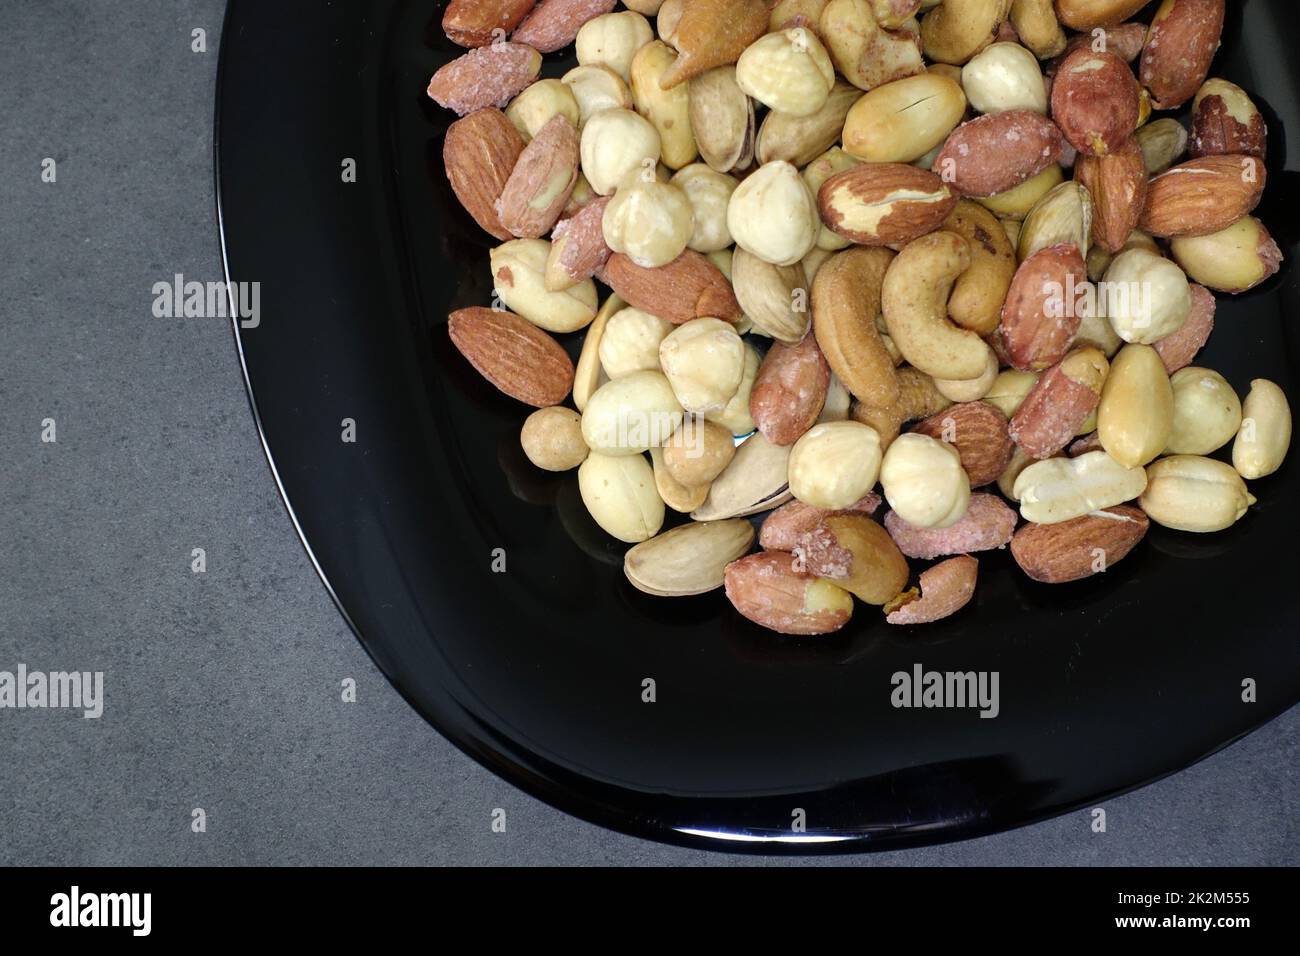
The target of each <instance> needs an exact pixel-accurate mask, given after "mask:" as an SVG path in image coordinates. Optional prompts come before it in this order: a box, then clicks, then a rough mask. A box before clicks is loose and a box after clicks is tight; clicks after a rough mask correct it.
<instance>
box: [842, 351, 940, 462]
mask: <svg viewBox="0 0 1300 956" xmlns="http://www.w3.org/2000/svg"><path fill="white" fill-rule="evenodd" d="M895 374H896V376H897V379H898V400H897V401H895V402H893V403H892V404H890V405H883V406H881V405H869V404H867V403H866V402H860V401H859V402H854V403H853V409H852V411H851V412H850V413H849V417H850V418H852V419H853V420H854V421H855V422H861V423H862V424H864V425H870V426H871V427H872V428H874V429H875V430H876V434H878V435H879V436H880V447H881V448H882V449H885V448H888V447H889V446H890V444H892V443H893V441H894V439H895V438H897V437H898V433H899V432H900V431H902V429H903V425H905V424H906V423H907V422H910V421H914V420H916V419H918V418H929V417H930V416H931V415H937V414H938V413H939V412H941V411H943V410H944V409H945V408H947V407H948V406H949V405H951V404H952V402H951V401H949V400H948V399H947V398H945V397H944V396H943V395H942V394H940V392H939V389H938V388H937V387H936V386H935V383H934V379H932V378H931V377H930V376H929V375H926V374H925V373H924V372H921V371H918V370H917V369H914V368H908V367H904V368H900V369H898V371H897V372H896V373H895Z"/></svg>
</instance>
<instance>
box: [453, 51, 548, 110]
mask: <svg viewBox="0 0 1300 956" xmlns="http://www.w3.org/2000/svg"><path fill="white" fill-rule="evenodd" d="M541 69H542V57H541V54H540V53H538V52H537V51H536V50H535V49H533V48H532V47H531V46H526V45H525V44H523V43H492V44H490V45H488V46H485V47H479V48H478V49H477V50H470V51H469V52H468V53H466V54H464V55H463V56H460V57H457V58H456V59H454V60H452V61H451V62H450V63H448V64H446V65H445V66H443V67H442V68H441V69H440V70H438V72H437V73H435V74H433V78H432V79H431V80H429V89H428V94H429V98H430V99H431V100H433V101H434V102H435V103H437V104H438V105H439V106H445V107H446V108H447V109H449V110H454V111H455V112H457V113H459V114H460V115H461V116H464V115H466V114H467V113H472V112H474V111H475V110H481V109H484V108H486V107H489V106H496V107H504V106H505V105H506V104H507V103H509V102H510V101H511V100H512V99H514V98H515V97H516V96H518V95H519V94H520V93H521V92H523V89H524V87H526V86H528V85H529V84H530V83H532V82H533V80H535V79H537V74H538V73H539V72H540V71H541Z"/></svg>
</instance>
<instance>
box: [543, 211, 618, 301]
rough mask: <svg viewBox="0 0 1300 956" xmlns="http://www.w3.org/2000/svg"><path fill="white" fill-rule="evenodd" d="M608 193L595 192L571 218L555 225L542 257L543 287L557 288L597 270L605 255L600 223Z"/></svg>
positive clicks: (605, 258)
mask: <svg viewBox="0 0 1300 956" xmlns="http://www.w3.org/2000/svg"><path fill="white" fill-rule="evenodd" d="M612 198H613V197H612V196H598V197H596V199H594V200H593V201H592V202H590V203H588V204H587V205H585V206H583V207H582V208H581V209H579V210H578V211H577V212H576V213H574V215H573V216H572V218H569V219H565V220H563V221H561V222H559V223H557V224H556V226H555V232H554V233H552V235H551V253H550V256H549V257H548V258H547V260H546V289H547V291H549V292H561V291H563V290H564V289H568V288H571V287H572V286H575V285H577V284H578V283H579V282H585V281H586V280H588V279H590V278H591V277H592V276H594V275H595V274H596V273H597V272H599V271H600V270H601V269H602V268H603V267H604V265H605V263H606V261H608V259H609V246H608V245H606V244H605V230H604V229H603V228H602V226H601V223H602V221H603V220H604V218H605V207H606V206H608V205H609V201H610V200H611V199H612Z"/></svg>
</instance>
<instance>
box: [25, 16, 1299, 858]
mask: <svg viewBox="0 0 1300 956" xmlns="http://www.w3.org/2000/svg"><path fill="white" fill-rule="evenodd" d="M222 13H223V4H222V2H221V0H130V2H119V3H98V2H90V0H69V2H64V3H9V4H7V5H6V10H5V17H4V20H5V23H4V28H3V30H0V91H3V102H4V106H3V115H4V123H3V126H2V129H3V133H2V134H0V261H2V262H3V267H2V268H0V311H2V313H3V318H4V327H5V329H6V332H7V341H6V347H5V349H4V350H3V352H2V353H0V395H2V396H3V401H2V402H0V425H2V426H3V434H4V438H5V445H4V455H3V457H0V484H2V486H3V491H4V497H5V501H6V507H5V509H4V517H3V519H2V520H3V527H2V528H0V532H2V536H3V542H4V546H3V547H2V548H0V602H2V606H3V611H4V613H3V624H0V670H13V669H14V668H15V667H16V665H17V664H18V663H20V662H21V663H25V664H26V665H27V666H28V667H29V668H32V669H39V670H71V669H78V670H87V671H103V672H104V683H105V705H104V714H103V716H102V717H101V718H100V719H98V720H87V719H83V718H82V717H80V716H79V715H78V714H74V713H72V712H69V711H66V710H48V709H47V710H24V711H17V710H0V758H3V764H2V766H3V771H2V772H0V864H69V865H80V864H101V865H102V864H186V863H219V864H234V863H283V864H348V863H369V864H382V863H393V864H493V863H516V864H518V863H524V864H528V863H564V864H569V863H587V864H601V863H615V864H621V863H635V864H664V863H721V864H735V863H762V862H768V863H771V862H776V861H772V860H764V859H761V858H749V857H736V856H725V855H714V854H707V853H701V852H694V851H687V850H680V849H675V848H670V847H663V846H659V845H656V844H652V843H647V842H644V841H641V840H637V839H634V838H631V837H625V836H622V835H619V834H615V833H610V832H608V831H605V830H602V829H599V828H597V827H594V826H591V825H589V824H586V823H583V822H581V821H578V820H575V819H572V818H570V817H567V816H565V815H564V814H562V813H560V812H558V811H556V810H553V809H551V808H550V807H548V806H546V805H544V804H542V803H539V802H538V801H536V800H533V799H532V798H530V797H528V796H525V795H524V794H522V793H521V792H519V791H518V790H516V789H514V788H513V787H511V786H510V785H508V784H506V783H504V782H502V781H501V780H499V779H497V778H496V777H494V776H493V775H492V774H490V773H489V772H488V771H486V770H484V769H482V768H481V767H479V766H478V765H477V764H475V763H474V762H473V761H471V760H470V759H469V758H468V757H465V756H464V755H462V754H461V753H460V752H459V751H457V750H455V748H453V747H452V746H451V745H450V744H449V743H447V742H446V741H445V740H443V739H442V738H441V737H440V736H438V734H437V733H436V732H434V731H433V730H432V729H431V728H430V727H429V726H428V725H426V724H425V723H424V722H423V720H421V718H419V717H418V716H417V715H416V714H415V713H414V712H413V711H412V710H411V709H410V708H409V707H407V705H406V704H405V703H404V702H403V701H402V700H401V698H400V697H399V696H398V695H397V693H396V692H395V691H394V690H392V688H390V687H389V685H388V683H387V682H386V681H385V680H384V678H383V676H382V675H381V674H380V673H379V672H378V671H377V670H376V669H375V668H374V666H373V665H372V664H371V663H370V661H369V659H368V658H367V657H366V655H365V654H364V653H363V652H362V650H361V647H360V645H359V644H358V643H357V641H356V640H355V639H354V638H353V637H352V635H351V633H350V632H349V631H348V629H347V628H346V626H345V625H344V623H343V621H342V619H341V618H340V617H339V615H338V613H337V612H336V611H335V609H334V606H333V605H332V604H331V602H330V600H329V597H328V596H327V594H326V592H325V589H324V587H323V586H322V585H321V583H320V581H319V580H318V579H317V578H316V575H315V573H314V572H313V570H312V568H311V565H310V564H309V562H308V560H307V558H306V555H305V554H304V552H303V549H302V547H301V545H300V544H299V542H298V539H297V537H296V536H295V534H294V531H293V528H292V526H291V525H290V522H289V519H288V516H287V514H286V512H285V509H284V507H283V506H282V504H281V502H280V500H279V498H278V496H277V493H276V489H275V485H274V483H273V481H272V478H271V474H270V471H269V469H268V468H267V466H266V463H265V461H264V460H263V457H262V451H261V448H260V446H259V444H258V440H257V435H256V432H255V430H254V427H253V419H252V416H251V413H250V412H249V408H248V403H247V401H246V400H245V397H244V389H243V383H242V380H241V377H240V373H239V366H238V361H237V358H236V354H235V350H234V344H233V341H232V337H231V333H230V330H229V328H228V326H227V324H226V322H225V321H223V320H218V319H158V318H155V317H154V316H153V315H152V311H151V307H152V303H153V293H152V291H151V289H152V286H153V284H154V283H155V282H159V281H170V280H171V277H172V276H173V275H174V274H175V273H178V272H179V273H183V274H184V275H185V276H186V278H190V279H201V280H219V279H220V278H221V261H220V249H219V244H218V239H217V229H216V223H215V213H214V203H213V185H212V130H211V126H212V97H213V83H214V79H215V76H216V66H217V47H218V43H219V34H220V27H221V17H222ZM199 28H201V29H204V30H206V32H207V52H206V53H195V52H192V51H191V35H192V31H193V30H195V29H199ZM46 158H52V159H54V160H55V162H56V164H57V165H56V167H55V168H56V172H57V181H56V182H54V183H46V182H42V178H41V172H42V161H43V160H44V159H46ZM50 418H52V419H54V420H55V428H56V437H57V441H56V442H54V443H45V442H42V441H41V432H42V428H43V425H42V422H43V420H45V419H50ZM194 548H203V549H204V550H205V552H206V556H207V570H206V572H205V573H203V574H194V573H192V572H191V568H190V563H191V560H192V558H191V554H192V551H193V549H194ZM347 677H353V678H355V680H356V682H357V694H358V700H357V702H356V703H355V704H346V703H343V702H342V701H341V700H340V694H339V685H340V681H341V680H343V679H344V678H347ZM1298 729H1300V712H1298V711H1297V710H1295V709H1293V710H1292V711H1291V712H1290V713H1288V714H1286V715H1285V716H1283V717H1282V718H1280V719H1278V720H1276V721H1274V722H1273V723H1271V724H1270V725H1268V726H1266V727H1264V728H1263V729H1261V730H1259V731H1258V732H1256V733H1254V734H1252V735H1251V736H1249V737H1248V738H1246V739H1245V740H1242V741H1240V742H1238V743H1236V744H1234V745H1233V746H1231V747H1229V748H1228V749H1226V750H1225V751H1223V752H1221V753H1219V754H1217V755H1216V756H1214V757H1212V758H1210V759H1209V760H1206V761H1204V762H1202V763H1200V764H1199V765H1197V766H1195V767H1192V768H1191V769H1189V770H1187V771H1185V772H1183V773H1180V774H1177V775H1175V776H1173V777H1171V778H1168V779H1166V780H1163V781H1160V782H1158V783H1156V784H1153V785H1151V786H1148V787H1145V788H1143V789H1142V790H1140V791H1137V792H1135V793H1132V794H1129V795H1127V796H1124V797H1120V798H1117V799H1114V800H1109V801H1107V802H1106V803H1105V807H1106V810H1107V814H1108V827H1107V832H1106V833H1093V832H1092V831H1091V829H1090V826H1089V824H1090V820H1091V818H1090V816H1089V815H1088V814H1087V813H1086V812H1079V813H1075V814H1071V815H1068V816H1065V817H1062V818H1058V819H1055V820H1052V821H1049V822H1046V823H1042V824H1039V825H1036V826H1032V827H1026V828H1022V829H1019V830H1016V831H1013V832H1010V833H1006V834H1002V835H999V836H994V837H988V838H984V839H979V840H973V841H969V842H965V843H960V844H954V845H948V846H938V847H932V848H928V849H922V850H917V851H908V852H899V853H891V854H885V855H878V856H865V857H846V858H830V862H833V863H837V864H843V863H852V862H857V863H862V864H884V863H889V864H916V863H925V864H1038V863H1060V864H1112V865H1119V864H1294V863H1297V862H1300V853H1298V852H1297V851H1298V848H1300V834H1298V833H1297V826H1296V819H1295V814H1294V807H1293V800H1294V794H1295V793H1296V792H1297V790H1298V789H1300V787H1298V783H1300V781H1298V780H1297V767H1298V766H1300V751H1298V749H1297V743H1296V740H1297V730H1298ZM1116 746H1117V747H1122V746H1124V744H1123V741H1119V740H1117V741H1116ZM497 807H501V808H504V809H506V811H507V823H508V825H507V828H506V832H505V833H493V832H492V828H491V814H492V811H493V809H494V808H497ZM195 808H202V809H203V810H204V811H205V815H206V822H207V826H206V832H202V833H195V832H193V829H192V827H191V820H192V813H193V811H194V809H195Z"/></svg>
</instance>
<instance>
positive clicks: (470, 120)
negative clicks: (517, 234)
mask: <svg viewBox="0 0 1300 956" xmlns="http://www.w3.org/2000/svg"><path fill="white" fill-rule="evenodd" d="M523 151H524V139H523V137H522V136H520V135H519V130H517V129H515V127H514V124H513V123H511V122H510V120H509V119H507V118H506V114H505V113H503V112H501V111H500V110H499V109H496V108H495V107H488V108H486V109H481V110H477V111H475V112H473V113H470V114H469V115H468V116H466V117H464V118H462V119H458V120H456V122H454V123H452V124H451V125H450V126H449V127H447V138H446V140H445V141H444V142H443V146H442V165H443V169H444V170H445V171H446V173H447V180H448V182H450V183H451V188H452V191H453V192H454V193H455V194H456V198H457V199H459V200H460V204H461V205H462V206H464V207H465V211H466V212H468V213H469V214H470V215H471V216H473V217H474V221H475V222H477V223H478V224H479V225H480V226H481V227H482V228H483V231H484V232H487V233H488V234H490V235H492V236H495V237H496V238H497V239H501V240H506V239H511V238H513V236H512V235H511V233H510V230H508V229H506V227H505V226H503V225H502V224H501V217H500V215H499V214H498V212H497V200H498V199H500V198H501V194H502V193H503V192H504V191H505V188H506V183H507V182H508V181H509V180H510V174H511V173H512V172H513V171H514V168H515V164H516V163H517V162H518V161H519V156H520V154H521V153H522V152H523Z"/></svg>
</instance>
